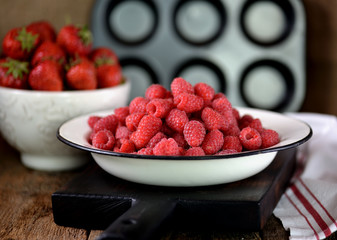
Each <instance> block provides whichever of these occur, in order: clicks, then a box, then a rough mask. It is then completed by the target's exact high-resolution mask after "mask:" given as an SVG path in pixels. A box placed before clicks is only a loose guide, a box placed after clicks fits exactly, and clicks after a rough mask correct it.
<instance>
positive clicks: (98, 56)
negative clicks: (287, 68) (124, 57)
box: [90, 47, 119, 65]
mask: <svg viewBox="0 0 337 240" xmlns="http://www.w3.org/2000/svg"><path fill="white" fill-rule="evenodd" d="M90 59H91V61H93V62H94V63H95V65H102V63H110V64H119V61H118V57H117V55H116V53H115V52H114V51H112V50H111V49H110V48H107V47H99V48H95V49H93V50H92V51H91V53H90Z"/></svg>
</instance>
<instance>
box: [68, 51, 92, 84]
mask: <svg viewBox="0 0 337 240" xmlns="http://www.w3.org/2000/svg"><path fill="white" fill-rule="evenodd" d="M66 81H67V84H68V86H69V87H70V88H72V89H75V90H89V89H96V88H97V78H96V69H95V65H94V64H93V62H91V61H90V60H89V59H88V58H86V57H80V58H77V59H75V60H73V61H72V62H71V63H70V66H69V68H68V71H67V73H66Z"/></svg>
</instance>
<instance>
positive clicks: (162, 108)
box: [146, 98, 173, 118]
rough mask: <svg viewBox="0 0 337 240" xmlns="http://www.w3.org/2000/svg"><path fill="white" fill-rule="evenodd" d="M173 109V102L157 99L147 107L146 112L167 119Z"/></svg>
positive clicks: (169, 99)
mask: <svg viewBox="0 0 337 240" xmlns="http://www.w3.org/2000/svg"><path fill="white" fill-rule="evenodd" d="M172 108H173V100H172V99H171V98H168V99H160V98H155V99H152V100H151V101H150V102H149V103H148V104H147V105H146V112H147V113H148V114H152V115H154V116H155V117H157V118H165V117H166V116H167V114H168V113H169V112H170V111H171V109H172Z"/></svg>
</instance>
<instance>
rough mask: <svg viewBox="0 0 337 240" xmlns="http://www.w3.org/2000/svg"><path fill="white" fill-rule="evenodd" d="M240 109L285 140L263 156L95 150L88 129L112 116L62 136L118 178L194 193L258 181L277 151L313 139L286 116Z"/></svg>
mask: <svg viewBox="0 0 337 240" xmlns="http://www.w3.org/2000/svg"><path fill="white" fill-rule="evenodd" d="M237 109H238V110H239V112H240V114H241V115H243V114H246V113H247V114H251V115H252V116H253V117H256V118H260V120H261V121H262V124H263V126H264V127H266V128H271V129H274V130H276V131H277V132H278V133H279V135H280V137H281V141H280V143H278V144H277V145H275V146H273V147H270V148H266V149H263V150H256V151H247V152H242V153H237V154H231V155H216V156H200V157H182V156H181V157H180V156H179V157H174V156H172V157H167V156H146V155H136V154H123V153H116V152H111V151H104V150H100V149H97V148H94V147H92V146H91V145H90V144H89V143H88V137H89V134H90V131H91V130H90V128H89V126H88V125H87V119H88V117H89V116H90V115H100V116H105V115H107V114H111V113H113V112H112V111H109V112H99V113H97V112H96V113H91V114H88V115H83V116H80V117H76V118H73V119H71V120H68V121H67V122H65V123H63V124H62V125H61V126H60V128H59V130H58V133H57V136H58V138H59V139H60V140H61V141H62V142H64V143H66V144H67V145H70V146H72V147H74V148H77V149H81V150H84V151H88V152H90V153H91V155H92V157H93V158H94V160H95V161H96V162H97V164H98V165H99V166H100V167H101V168H102V169H104V170H105V171H106V172H108V173H110V174H112V175H114V176H116V177H119V178H122V179H125V180H128V181H132V182H137V183H142V184H149V185H158V186H174V187H192V186H207V185H214V184H222V183H228V182H233V181H237V180H241V179H245V178H248V177H250V176H253V175H255V174H257V173H259V172H260V171H262V170H263V169H265V168H266V167H267V166H268V165H269V164H270V163H271V162H272V161H273V159H274V158H275V156H276V154H277V152H278V151H281V150H285V149H289V148H295V147H297V146H299V145H301V144H303V143H304V142H306V141H307V140H308V139H310V137H311V135H312V130H311V128H310V126H309V125H307V124H306V123H304V122H301V121H299V120H296V119H293V118H290V117H288V116H286V115H283V114H280V113H275V112H270V111H264V110H257V109H250V108H240V107H238V108H237Z"/></svg>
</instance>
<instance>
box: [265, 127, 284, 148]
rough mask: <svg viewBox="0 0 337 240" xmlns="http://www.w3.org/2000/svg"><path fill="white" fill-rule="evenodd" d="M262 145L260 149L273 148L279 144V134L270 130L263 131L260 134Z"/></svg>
mask: <svg viewBox="0 0 337 240" xmlns="http://www.w3.org/2000/svg"><path fill="white" fill-rule="evenodd" d="M261 138H262V144H261V148H267V147H271V146H274V145H275V144H278V143H279V142H280V137H279V134H278V133H277V132H276V131H274V130H272V129H264V130H263V131H262V132H261Z"/></svg>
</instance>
